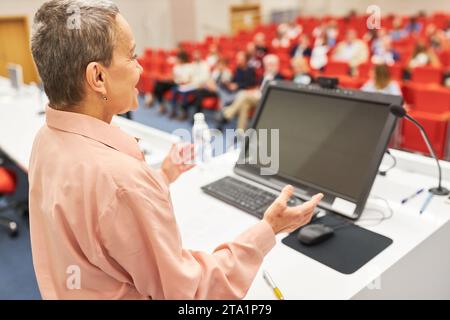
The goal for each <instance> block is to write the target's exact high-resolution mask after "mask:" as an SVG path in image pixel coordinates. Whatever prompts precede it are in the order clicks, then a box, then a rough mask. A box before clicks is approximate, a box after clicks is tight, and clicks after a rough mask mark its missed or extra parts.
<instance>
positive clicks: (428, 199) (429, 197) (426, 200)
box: [420, 192, 433, 214]
mask: <svg viewBox="0 0 450 320" xmlns="http://www.w3.org/2000/svg"><path fill="white" fill-rule="evenodd" d="M431 198H433V194H432V193H431V192H430V193H429V194H428V197H427V198H426V199H425V202H424V203H423V206H422V208H421V209H420V214H422V212H424V211H425V209H426V208H427V206H428V204H429V203H430V201H431Z"/></svg>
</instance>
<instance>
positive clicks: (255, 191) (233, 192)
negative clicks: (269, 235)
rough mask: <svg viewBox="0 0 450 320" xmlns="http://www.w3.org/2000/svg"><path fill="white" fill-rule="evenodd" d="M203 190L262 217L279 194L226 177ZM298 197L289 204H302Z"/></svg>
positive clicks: (204, 187)
mask: <svg viewBox="0 0 450 320" xmlns="http://www.w3.org/2000/svg"><path fill="white" fill-rule="evenodd" d="M202 190H203V191H204V192H205V193H207V194H209V195H211V196H213V197H215V198H217V199H220V200H222V201H224V202H226V203H228V204H230V205H232V206H234V207H236V208H239V209H241V210H243V211H245V212H248V213H250V214H252V215H254V216H256V217H257V218H259V219H262V218H263V216H264V212H266V209H267V208H268V207H269V206H270V204H271V203H272V202H273V201H274V200H275V199H276V198H277V196H278V195H276V194H274V193H270V192H267V191H265V190H262V189H260V188H258V187H255V186H253V185H251V184H249V183H246V182H244V181H242V180H238V179H235V178H232V177H224V178H222V179H220V180H217V181H214V182H213V183H210V184H208V185H206V186H203V187H202ZM301 203H302V201H301V200H300V199H298V198H291V199H290V200H289V201H288V205H289V206H294V205H298V204H301Z"/></svg>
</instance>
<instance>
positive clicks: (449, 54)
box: [439, 50, 450, 68]
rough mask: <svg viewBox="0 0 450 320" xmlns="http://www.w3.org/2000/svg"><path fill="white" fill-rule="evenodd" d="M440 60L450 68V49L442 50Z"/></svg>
mask: <svg viewBox="0 0 450 320" xmlns="http://www.w3.org/2000/svg"><path fill="white" fill-rule="evenodd" d="M439 60H440V61H441V63H442V65H443V66H444V67H445V68H450V50H448V51H442V52H440V53H439Z"/></svg>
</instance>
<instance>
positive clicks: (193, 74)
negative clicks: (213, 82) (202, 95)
mask: <svg viewBox="0 0 450 320" xmlns="http://www.w3.org/2000/svg"><path fill="white" fill-rule="evenodd" d="M192 58H193V61H192V62H191V64H190V65H189V66H190V69H189V78H188V81H187V82H184V83H182V84H180V85H178V86H177V87H175V88H173V89H172V90H173V93H174V94H173V97H172V113H171V114H170V117H171V118H174V117H176V115H177V109H178V106H181V114H180V116H179V117H178V120H180V121H183V120H186V119H187V118H188V115H187V113H186V110H187V107H188V105H189V97H190V96H192V95H193V94H194V93H195V91H196V90H197V89H198V88H201V87H203V86H204V85H205V84H206V82H207V81H208V79H209V67H208V64H207V63H206V61H204V60H202V57H201V54H200V52H199V51H198V50H196V51H194V52H193V54H192Z"/></svg>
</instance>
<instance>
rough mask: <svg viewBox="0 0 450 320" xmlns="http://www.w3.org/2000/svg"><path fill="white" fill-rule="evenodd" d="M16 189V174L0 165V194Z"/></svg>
mask: <svg viewBox="0 0 450 320" xmlns="http://www.w3.org/2000/svg"><path fill="white" fill-rule="evenodd" d="M15 191H16V175H15V173H14V172H12V171H11V170H8V169H6V168H4V167H0V194H9V193H13V192H15Z"/></svg>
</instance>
